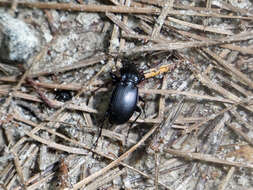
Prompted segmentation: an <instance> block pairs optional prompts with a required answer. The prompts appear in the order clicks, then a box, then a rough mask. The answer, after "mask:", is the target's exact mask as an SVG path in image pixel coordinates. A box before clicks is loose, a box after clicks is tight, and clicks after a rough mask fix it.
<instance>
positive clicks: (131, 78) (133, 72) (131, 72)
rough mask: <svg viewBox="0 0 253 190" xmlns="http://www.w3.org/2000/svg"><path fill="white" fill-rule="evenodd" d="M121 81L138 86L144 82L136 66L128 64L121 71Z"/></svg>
mask: <svg viewBox="0 0 253 190" xmlns="http://www.w3.org/2000/svg"><path fill="white" fill-rule="evenodd" d="M120 74H121V80H122V81H123V82H129V83H134V84H135V85H137V84H138V83H140V82H141V81H142V80H143V77H142V75H141V74H140V73H139V71H138V70H137V68H136V65H135V64H133V63H127V64H125V65H124V66H123V68H121V69H120Z"/></svg>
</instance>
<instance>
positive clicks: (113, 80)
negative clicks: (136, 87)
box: [110, 72, 120, 83]
mask: <svg viewBox="0 0 253 190" xmlns="http://www.w3.org/2000/svg"><path fill="white" fill-rule="evenodd" d="M110 75H111V78H112V82H113V83H116V82H118V81H119V80H120V79H119V77H118V76H117V75H115V74H114V73H112V72H110Z"/></svg>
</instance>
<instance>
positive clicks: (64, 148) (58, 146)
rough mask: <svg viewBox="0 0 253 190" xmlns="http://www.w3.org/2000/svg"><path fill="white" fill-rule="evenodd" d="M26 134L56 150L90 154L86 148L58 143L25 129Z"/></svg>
mask: <svg viewBox="0 0 253 190" xmlns="http://www.w3.org/2000/svg"><path fill="white" fill-rule="evenodd" d="M25 134H26V135H27V136H29V137H31V138H32V139H34V140H35V141H38V142H40V143H43V144H46V145H47V146H48V147H51V148H54V149H56V150H61V151H64V152H68V153H72V154H80V155H87V154H88V153H87V151H86V150H83V149H80V148H75V147H70V146H65V145H62V144H58V143H55V142H53V141H50V140H47V139H43V138H41V137H39V136H37V135H34V134H33V133H31V132H28V131H25Z"/></svg>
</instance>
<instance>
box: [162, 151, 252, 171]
mask: <svg viewBox="0 0 253 190" xmlns="http://www.w3.org/2000/svg"><path fill="white" fill-rule="evenodd" d="M165 152H167V153H170V154H172V155H175V156H177V157H182V158H185V159H187V160H200V161H203V162H211V163H215V164H222V165H226V166H234V167H242V168H250V169H253V165H252V164H247V163H241V162H232V161H227V160H222V159H219V158H216V157H214V156H212V155H210V154H202V153H192V152H188V151H180V150H174V149H170V148H166V149H165Z"/></svg>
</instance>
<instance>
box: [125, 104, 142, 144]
mask: <svg viewBox="0 0 253 190" xmlns="http://www.w3.org/2000/svg"><path fill="white" fill-rule="evenodd" d="M135 111H136V112H138V113H139V114H138V116H137V117H136V118H135V120H134V121H133V122H132V123H131V125H130V126H129V128H128V131H127V136H126V140H125V143H126V144H127V139H128V135H129V132H130V129H131V127H132V126H133V124H134V123H135V122H136V121H137V119H138V118H139V117H140V116H141V112H142V111H141V108H140V107H138V106H136V108H135Z"/></svg>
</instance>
